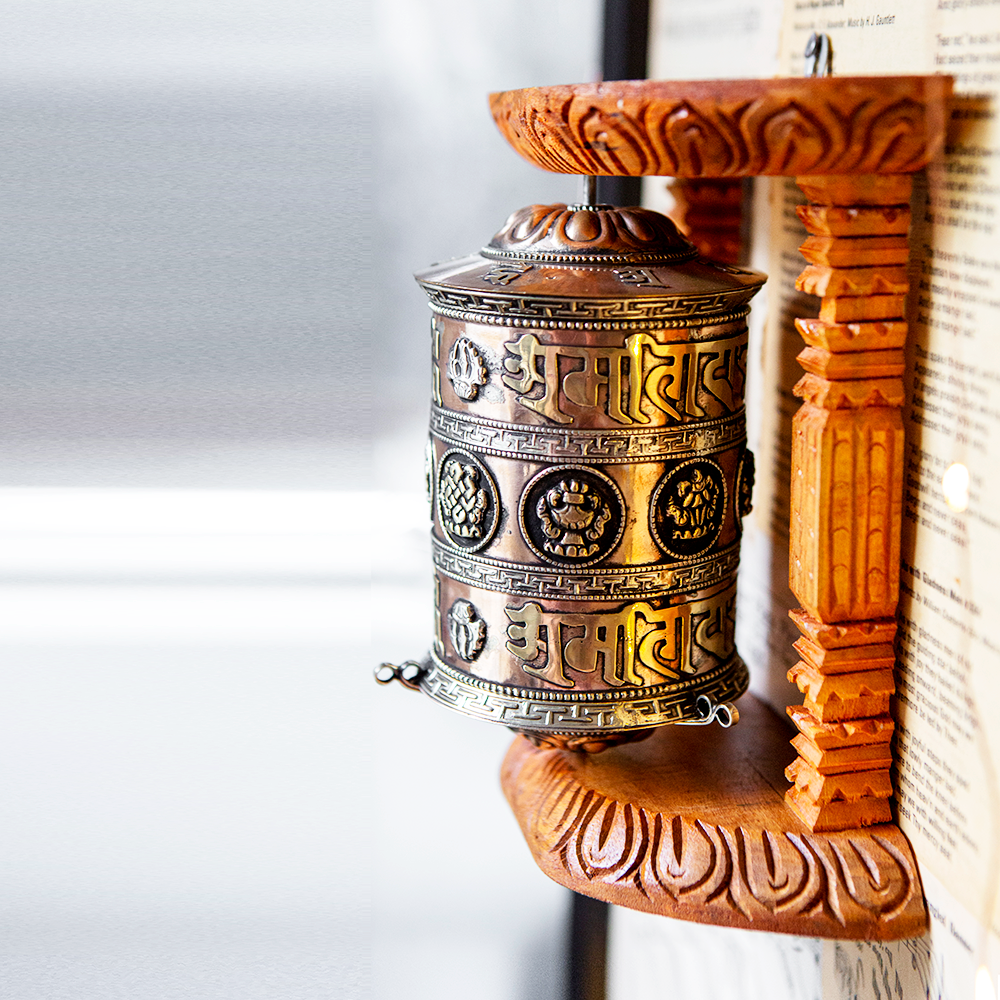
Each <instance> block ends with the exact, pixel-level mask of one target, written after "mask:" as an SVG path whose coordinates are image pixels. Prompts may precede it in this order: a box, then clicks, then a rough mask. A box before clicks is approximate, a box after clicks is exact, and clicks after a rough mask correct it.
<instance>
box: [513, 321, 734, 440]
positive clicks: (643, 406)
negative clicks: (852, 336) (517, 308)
mask: <svg viewBox="0 0 1000 1000" xmlns="http://www.w3.org/2000/svg"><path fill="white" fill-rule="evenodd" d="M504 346H505V347H506V348H507V351H508V352H509V353H510V354H513V355H514V357H512V358H507V359H506V360H505V361H504V366H505V368H506V369H507V372H508V374H506V375H504V376H503V381H504V384H505V385H506V386H507V387H508V388H510V389H513V390H514V392H516V393H517V394H518V402H519V403H520V404H521V405H522V406H526V407H528V409H531V410H534V411H535V412H536V413H539V414H541V415H542V416H543V417H546V418H547V419H549V420H551V421H553V422H554V423H557V424H570V423H572V422H573V419H574V415H575V414H579V413H582V412H584V411H586V410H594V409H600V410H603V412H604V413H605V414H607V416H608V417H610V418H611V419H612V420H614V421H615V422H617V423H619V424H648V423H650V422H651V421H652V419H653V417H654V415H655V414H657V413H663V414H665V415H666V417H667V421H666V422H667V423H670V422H683V421H686V420H690V419H691V418H692V417H709V418H712V417H721V416H724V415H725V414H727V413H732V412H733V411H734V410H736V409H738V408H739V407H740V406H742V403H743V385H744V380H745V378H746V354H747V334H746V332H743V333H741V334H739V335H738V336H735V337H728V338H726V339H725V340H705V341H684V342H680V343H671V344H662V343H660V342H659V341H658V340H656V339H655V338H653V337H651V336H650V335H649V334H648V333H635V334H632V336H630V337H627V338H626V339H625V342H624V344H623V346H621V347H588V346H582V345H580V346H577V345H574V344H551V345H550V344H542V343H540V342H539V340H538V338H537V337H536V336H535V335H534V334H533V333H526V334H524V335H523V336H522V337H521V338H520V339H519V340H516V341H509V342H508V343H506V344H505V345H504ZM657 422H659V421H657Z"/></svg>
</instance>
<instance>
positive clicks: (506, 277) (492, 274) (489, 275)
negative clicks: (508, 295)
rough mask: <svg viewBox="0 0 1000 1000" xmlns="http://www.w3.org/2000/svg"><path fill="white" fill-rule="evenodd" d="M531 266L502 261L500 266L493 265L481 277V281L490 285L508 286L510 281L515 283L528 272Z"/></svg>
mask: <svg viewBox="0 0 1000 1000" xmlns="http://www.w3.org/2000/svg"><path fill="white" fill-rule="evenodd" d="M533 266H534V265H533V264H518V263H516V262H515V261H504V262H503V263H502V264H494V265H493V266H492V267H491V268H490V269H489V270H488V271H487V272H486V273H485V274H484V275H483V281H488V282H489V283H490V284H491V285H509V284H510V283H511V282H512V281H517V279H518V278H520V277H521V275H522V274H526V273H527V272H528V271H530V270H531V268H532V267H533Z"/></svg>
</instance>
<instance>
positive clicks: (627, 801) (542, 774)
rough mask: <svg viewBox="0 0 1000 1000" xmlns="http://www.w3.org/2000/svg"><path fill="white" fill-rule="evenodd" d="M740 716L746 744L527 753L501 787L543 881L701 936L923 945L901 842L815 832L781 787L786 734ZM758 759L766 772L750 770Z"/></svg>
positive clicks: (756, 710)
mask: <svg viewBox="0 0 1000 1000" xmlns="http://www.w3.org/2000/svg"><path fill="white" fill-rule="evenodd" d="M740 708H741V712H743V714H744V718H743V720H741V722H740V725H739V726H737V727H734V729H733V730H729V731H725V732H722V731H720V730H717V731H715V732H714V733H712V732H710V731H708V730H701V731H698V730H695V731H692V730H687V731H683V730H681V729H680V727H667V730H669V731H668V732H664V731H662V730H661V731H658V732H657V733H656V734H654V735H653V736H652V737H650V738H649V739H648V740H646V741H645V742H643V743H638V744H633V745H631V746H629V747H621V748H616V749H614V750H609V751H607V752H606V753H605V754H604V755H602V756H601V757H600V758H599V759H597V760H594V759H582V758H581V755H578V754H572V753H567V752H565V751H559V750H547V749H536V748H534V747H532V746H531V745H530V744H529V743H528V742H527V741H526V740H524V739H523V738H519V739H517V740H515V742H514V744H513V745H512V746H511V748H510V750H509V751H508V754H507V758H506V760H505V762H504V768H503V774H502V782H503V787H504V791H505V793H506V795H507V798H508V800H509V801H510V803H511V806H512V808H513V810H514V813H515V815H516V816H517V818H518V821H519V822H520V824H521V829H522V831H523V832H524V835H525V838H526V839H527V841H528V845H529V847H530V848H531V851H532V854H533V855H534V857H535V860H536V862H537V863H538V865H539V867H541V869H542V870H543V871H544V872H545V873H546V874H547V875H548V876H549V877H550V878H552V879H554V880H555V881H557V882H559V883H561V884H562V885H565V886H568V887H569V888H571V889H574V890H576V891H577V892H582V893H584V894H585V895H589V896H594V897H597V898H599V899H604V900H607V901H608V902H612V903H615V904H617V905H621V906H628V907H631V908H633V909H638V910H646V911H648V912H652V913H659V914H662V915H664V916H670V917H677V918H680V919H686V920H694V921H697V922H700V923H710V924H721V925H726V926H733V927H744V928H749V929H756V930H768V931H779V932H782V933H788V934H806V935H811V936H818V937H832V938H879V939H883V940H888V939H894V938H903V937H912V936H916V935H919V934H921V933H923V931H924V930H925V928H926V914H925V911H924V908H923V896H922V891H921V887H920V880H919V876H918V874H917V866H916V862H915V860H914V857H913V853H912V850H911V848H910V846H909V843H908V842H907V840H906V838H905V837H904V836H903V835H902V833H900V831H899V829H898V828H897V827H896V826H894V825H892V824H889V823H886V824H883V825H879V826H874V827H868V828H867V829H865V830H860V829H859V830H848V831H844V832H840V833H832V834H822V833H811V832H809V830H808V828H807V827H806V826H804V825H803V824H802V823H801V822H800V821H799V820H798V819H796V818H795V817H793V816H792V814H791V813H790V812H788V811H787V810H786V809H785V807H784V805H783V804H782V800H781V796H780V793H779V792H778V791H776V790H775V788H774V787H772V786H771V784H770V780H769V779H770V777H771V775H770V772H771V771H773V770H774V769H775V767H781V766H783V763H782V759H781V757H780V753H779V754H777V755H776V759H775V758H772V757H769V756H768V755H769V754H772V753H773V752H774V750H775V741H777V745H778V746H779V747H781V746H782V744H783V741H784V740H785V739H787V732H786V731H785V730H784V728H783V727H782V726H781V724H780V722H777V721H769V720H771V719H773V720H776V718H777V717H774V716H772V714H771V713H769V711H768V710H767V709H766V708H764V707H763V706H762V705H760V703H759V702H756V700H755V699H752V698H751V697H749V696H748V697H745V698H743V699H741V702H740ZM744 727H746V728H745V731H744V733H743V734H742V735H740V734H739V732H738V731H739V730H740V729H743V728H744ZM751 746H752V747H753V748H754V749H753V753H760V754H762V755H763V759H756V760H755V759H747V754H748V752H749V748H750V747H751ZM788 750H790V748H788V747H787V744H784V745H783V747H782V750H781V752H782V753H784V754H785V757H784V761H787V757H788ZM775 780H777V779H775Z"/></svg>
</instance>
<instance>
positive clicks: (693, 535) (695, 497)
mask: <svg viewBox="0 0 1000 1000" xmlns="http://www.w3.org/2000/svg"><path fill="white" fill-rule="evenodd" d="M725 510H726V482H725V477H724V476H723V473H722V469H721V468H719V466H718V465H716V463H715V462H713V461H711V460H710V459H694V460H691V461H688V462H683V463H681V465H679V466H676V467H675V468H674V469H673V470H671V471H670V472H668V473H667V474H666V475H665V476H664V477H663V478H662V479H661V480H660V482H659V484H658V485H657V487H656V490H655V491H654V493H653V502H652V505H651V509H650V527H651V528H652V532H653V537H654V538H655V539H656V543H657V545H659V546H660V548H661V549H663V550H664V552H667V553H668V554H670V555H674V556H678V557H684V556H693V555H698V554H699V553H701V552H705V551H706V550H707V549H709V548H711V547H712V545H714V544H715V541H716V539H717V538H718V537H719V533H720V532H721V530H722V519H723V515H724V514H725Z"/></svg>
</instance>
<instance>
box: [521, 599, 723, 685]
mask: <svg viewBox="0 0 1000 1000" xmlns="http://www.w3.org/2000/svg"><path fill="white" fill-rule="evenodd" d="M735 607H736V588H735V587H730V588H728V589H727V590H725V591H724V592H723V593H721V594H716V595H714V596H713V597H709V598H706V599H705V600H701V601H693V602H692V603H690V604H677V605H673V606H672V607H666V608H653V607H651V606H650V605H649V604H646V603H640V604H631V605H629V606H628V607H627V608H626V609H625V610H623V611H619V612H617V613H615V612H611V613H608V614H577V615H574V614H566V613H564V612H561V611H546V610H545V608H543V607H542V606H541V605H540V604H538V603H537V602H536V601H528V602H527V603H526V604H524V605H522V606H521V607H515V606H513V605H508V606H507V607H506V609H505V611H506V614H507V618H508V620H509V622H510V624H509V625H508V626H507V644H506V645H507V652H509V653H510V654H511V655H513V656H514V657H515V658H516V659H517V660H518V662H519V665H520V667H521V669H522V670H523V671H524V672H525V673H527V674H531V675H532V676H533V677H540V678H541V679H542V680H544V681H546V682H547V683H549V684H554V685H556V686H557V687H562V688H571V687H575V686H576V682H575V681H574V680H573V679H572V678H571V677H570V676H568V674H567V670H569V671H573V672H575V673H593V672H594V671H595V670H596V671H600V672H601V676H602V678H603V681H604V683H605V684H608V685H610V686H611V687H622V686H624V685H626V684H629V685H636V686H639V687H641V686H643V685H645V684H660V683H663V682H664V680H676V679H677V678H679V677H681V676H682V675H684V674H691V673H696V672H698V671H699V669H701V668H702V667H704V666H707V665H709V664H711V665H715V664H717V663H719V662H722V661H724V660H726V659H728V657H729V656H731V655H732V653H733V650H734V648H735V646H734V639H733V635H734V631H735V624H736V620H735Z"/></svg>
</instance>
